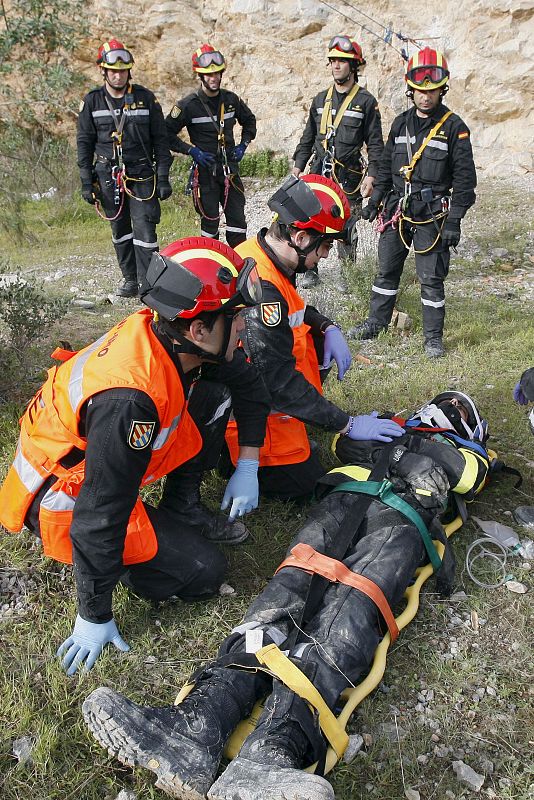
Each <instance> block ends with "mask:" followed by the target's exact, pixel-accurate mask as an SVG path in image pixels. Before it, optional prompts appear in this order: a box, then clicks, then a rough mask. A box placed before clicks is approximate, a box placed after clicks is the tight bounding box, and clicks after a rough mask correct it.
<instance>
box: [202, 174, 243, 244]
mask: <svg viewBox="0 0 534 800" xmlns="http://www.w3.org/2000/svg"><path fill="white" fill-rule="evenodd" d="M229 180H230V183H229V185H228V195H227V197H226V198H225V195H226V188H225V180H224V175H223V173H222V170H221V169H220V168H219V169H217V171H216V174H215V175H214V174H213V172H212V171H211V170H209V169H207V168H204V167H199V187H198V191H199V202H198V203H197V204H196V205H195V210H196V211H197V213H198V214H200V235H201V236H208V237H210V238H211V239H218V238H219V220H220V215H221V211H222V213H224V216H225V219H226V241H227V243H228V244H229V245H230V247H237V245H238V244H241V242H244V241H245V239H246V238H247V222H246V219H245V190H244V188H243V183H242V181H241V178H240V177H239V175H238V174H237V171H236V172H235V173H232V175H230V176H229ZM225 202H226V205H225Z"/></svg>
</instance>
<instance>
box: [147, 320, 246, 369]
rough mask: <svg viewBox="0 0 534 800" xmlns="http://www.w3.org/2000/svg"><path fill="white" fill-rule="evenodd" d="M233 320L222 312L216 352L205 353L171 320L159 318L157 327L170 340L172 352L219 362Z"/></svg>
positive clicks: (224, 349)
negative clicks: (222, 326) (218, 344)
mask: <svg viewBox="0 0 534 800" xmlns="http://www.w3.org/2000/svg"><path fill="white" fill-rule="evenodd" d="M233 321H234V318H233V316H230V315H228V314H223V322H224V332H223V341H222V345H221V349H220V350H219V352H218V353H207V352H206V350H203V349H202V348H201V347H199V346H198V345H196V344H195V343H194V342H192V341H191V339H188V338H187V337H186V336H184V335H183V333H181V332H180V331H178V330H177V329H176V328H175V327H174V325H173V323H172V322H169V321H168V320H166V319H161V318H160V319H159V320H158V328H159V330H160V331H161V333H163V334H164V335H165V336H166V337H167V338H168V339H169V340H170V343H171V345H172V351H173V353H185V354H187V355H191V356H197V357H198V358H201V359H202V360H203V361H211V362H213V363H216V364H220V363H222V362H224V361H225V357H226V351H227V350H228V345H229V344H230V335H231V333H232V323H233Z"/></svg>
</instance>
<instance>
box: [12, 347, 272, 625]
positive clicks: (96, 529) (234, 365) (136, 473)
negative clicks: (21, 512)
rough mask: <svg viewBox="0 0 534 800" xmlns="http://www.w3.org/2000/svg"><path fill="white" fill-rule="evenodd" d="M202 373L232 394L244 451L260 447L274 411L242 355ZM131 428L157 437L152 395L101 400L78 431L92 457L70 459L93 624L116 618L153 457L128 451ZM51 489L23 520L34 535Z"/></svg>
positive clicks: (81, 586) (78, 551) (113, 393)
mask: <svg viewBox="0 0 534 800" xmlns="http://www.w3.org/2000/svg"><path fill="white" fill-rule="evenodd" d="M160 340H161V341H162V343H163V344H164V345H165V348H166V350H167V352H168V354H169V357H170V358H172V360H173V361H174V363H175V364H176V368H177V370H178V372H179V374H180V377H181V380H182V383H183V384H184V392H185V394H186V396H187V394H188V391H189V388H190V385H191V382H192V378H191V373H187V374H186V375H184V374H183V372H182V370H181V367H180V364H179V361H178V359H177V358H176V357H173V354H172V350H171V349H170V348H169V347H168V346H167V342H168V340H166V339H164V338H163V337H160ZM204 372H207V375H206V377H207V379H208V380H210V381H218V382H220V383H224V384H225V385H226V386H228V388H229V389H230V393H231V396H232V409H233V412H234V416H235V418H236V420H237V424H238V434H239V444H240V445H249V446H252V447H259V446H261V445H262V444H263V440H264V437H265V425H266V419H267V415H268V413H269V411H270V403H269V396H268V394H267V393H266V392H265V387H264V386H263V383H262V382H261V380H260V378H259V376H258V374H257V372H256V370H255V369H254V368H253V367H252V366H251V365H250V364H249V363H248V362H247V360H246V358H245V354H244V353H243V351H242V350H238V351H236V353H235V355H234V359H233V360H232V362H230V363H224V364H221V365H211V364H210V365H207V369H206V370H205V368H204V366H203V367H202V371H201V375H202V376H203V377H204V374H203V373H204ZM133 420H143V421H144V422H148V423H150V422H153V423H154V425H155V427H154V433H153V437H154V438H155V437H156V436H157V434H158V432H159V424H160V423H159V418H158V413H157V410H156V407H155V405H154V403H153V402H152V400H151V398H150V397H149V396H148V395H147V394H145V393H144V392H142V391H140V390H138V389H128V388H117V389H107V390H105V391H103V392H100V393H99V394H97V395H95V396H94V397H92V398H91V399H90V400H89V402H88V403H87V404H86V405H85V406H84V408H83V409H82V419H81V430H82V433H83V436H84V438H85V439H86V441H87V449H86V450H85V452H82V451H81V450H77V449H76V448H75V449H74V450H73V451H72V452H71V453H70V454H69V456H68V457H67V458H68V463H69V465H74V464H76V463H79V462H80V461H82V460H83V459H84V458H85V479H84V482H83V484H82V486H81V489H80V493H79V495H78V497H77V498H76V504H75V507H74V513H73V519H72V525H71V528H70V537H71V540H72V548H73V562H74V574H75V579H76V587H77V594H78V610H79V613H80V614H81V616H82V617H83V618H84V619H86V620H88V621H90V622H107V621H108V620H110V619H111V618H112V615H113V612H112V594H113V589H114V588H115V586H116V585H117V583H118V581H119V579H120V576H121V574H122V572H124V569H125V568H124V565H123V560H122V554H123V550H124V540H125V536H126V528H127V525H128V520H129V519H130V515H131V513H132V510H133V507H134V505H135V502H136V500H137V497H138V495H139V487H140V486H141V482H142V479H143V477H144V475H145V473H146V469H147V467H148V463H149V461H150V457H151V450H150V447H146V448H144V449H142V450H138V449H134V448H132V447H130V446H129V445H128V438H129V431H130V430H131V425H132V421H133ZM201 432H202V431H201ZM54 481H55V478H52V479H51V482H54ZM49 485H50V484H49V483H48V482H47V484H45V486H44V487H43V488H42V490H41V492H40V493H39V495H38V496H37V497H36V499H35V500H34V502H33V504H32V506H31V508H30V511H29V514H28V517H27V519H26V524H27V525H28V527H29V528H30V530H35V532H36V533H38V521H37V519H38V518H37V515H38V509H39V502H40V499H41V497H42V496H43V494H44V492H45V491H46V490H47V488H48V486H49Z"/></svg>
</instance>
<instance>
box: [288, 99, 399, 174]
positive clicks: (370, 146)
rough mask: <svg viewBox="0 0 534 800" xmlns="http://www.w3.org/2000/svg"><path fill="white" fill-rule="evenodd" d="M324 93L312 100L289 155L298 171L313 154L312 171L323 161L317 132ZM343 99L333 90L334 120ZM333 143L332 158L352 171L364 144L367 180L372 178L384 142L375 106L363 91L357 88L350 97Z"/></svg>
mask: <svg viewBox="0 0 534 800" xmlns="http://www.w3.org/2000/svg"><path fill="white" fill-rule="evenodd" d="M327 91H328V90H327V89H324V90H323V91H322V92H319V94H318V95H317V96H316V97H315V98H314V100H313V102H312V105H311V108H310V113H309V116H308V121H307V123H306V127H305V128H304V133H303V134H302V136H301V139H300V142H299V143H298V145H297V149H296V150H295V153H294V155H293V158H294V160H295V166H296V167H298V169H300V170H303V169H304V167H305V166H306V164H307V163H308V161H309V159H310V157H311V155H312V153H313V154H314V156H315V160H314V162H313V165H312V172H320V162H322V159H323V158H324V155H325V150H324V147H323V144H322V141H323V139H324V135H322V134H320V133H319V130H320V125H321V116H322V113H323V108H324V103H325V98H326V94H327ZM345 97H346V95H343V94H341V93H339V92H337V91H335V90H334V92H333V96H332V111H333V116H334V118H335V115H336V112H337V109H338V108H339V105H340V104H341V103H342V102H343V100H344V98H345ZM334 141H335V154H336V159H337V160H338V161H340V162H341V163H342V164H344V165H345V166H347V167H353V168H359V164H360V151H361V149H362V147H363V145H364V144H365V145H367V158H368V161H369V165H368V173H369V175H370V176H371V177H375V176H376V174H377V170H378V162H379V159H380V157H381V155H382V150H383V149H384V140H383V138H382V121H381V118H380V111H379V110H378V104H377V101H376V100H375V98H374V97H373V95H372V94H371V93H370V92H368V91H367V89H363V88H362V87H360V89H359V90H358V92H357V93H356V95H355V97H353V99H352V101H351V102H350V104H349V107H348V108H347V110H346V111H345V113H344V115H343V117H342V119H341V122H340V124H339V126H338V128H337V131H336V134H335V140H334Z"/></svg>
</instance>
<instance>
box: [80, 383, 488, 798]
mask: <svg viewBox="0 0 534 800" xmlns="http://www.w3.org/2000/svg"><path fill="white" fill-rule="evenodd" d="M403 427H404V429H405V434H404V435H403V437H402V438H401V439H398V440H396V441H395V442H393V443H386V444H384V443H380V442H364V441H352V440H350V439H348V438H347V437H342V436H341V437H339V438H338V440H337V443H336V452H337V455H338V457H339V458H340V460H341V461H342V462H343V464H345V465H350V466H342V467H338V468H336V469H334V470H332V471H330V472H329V473H327V475H325V476H324V477H323V478H322V479H321V480H320V481H319V483H318V485H317V497H318V498H319V499H320V502H319V503H318V504H317V505H316V506H314V507H312V509H311V512H310V515H309V517H308V519H307V520H306V522H305V523H304V524H303V525H302V527H301V529H300V531H299V532H298V533H297V535H296V537H295V539H294V541H293V542H292V544H291V547H290V550H289V553H288V557H287V558H286V560H285V561H284V562H283V563H282V565H281V567H280V568H279V569H278V571H277V573H276V574H275V576H274V577H273V578H272V579H271V580H270V581H269V583H268V584H267V586H266V587H265V589H264V590H263V592H262V593H261V594H260V595H259V596H258V597H257V598H256V599H255V600H254V601H253V602H252V604H251V606H250V607H249V609H248V611H247V613H246V615H245V619H244V621H243V623H242V624H240V625H239V626H238V627H237V628H235V629H234V630H233V631H232V632H231V633H230V635H229V636H228V637H227V638H226V639H225V640H224V641H223V643H222V645H221V647H220V649H219V655H218V657H217V658H215V659H214V660H213V661H212V662H210V663H207V664H205V665H204V666H202V667H201V668H200V669H199V670H198V671H197V672H196V673H195V675H194V676H193V677H192V679H191V683H192V684H193V688H192V690H191V691H190V693H189V694H187V695H186V696H185V699H183V700H182V701H181V702H180V703H179V704H178V705H171V706H165V707H162V708H155V707H150V706H142V705H137V704H135V703H133V702H131V701H130V700H128V699H127V698H126V697H124V696H122V695H121V694H119V693H118V692H115V691H114V690H112V689H110V688H107V687H102V688H99V689H96V690H95V691H94V692H92V694H91V695H89V697H88V698H87V699H86V701H85V702H84V704H83V714H84V718H85V721H86V723H87V724H88V726H89V728H90V730H91V732H92V733H93V735H94V736H95V737H96V739H97V740H98V741H99V742H100V743H101V744H102V745H103V746H104V747H106V748H107V749H108V751H109V752H110V753H112V754H113V755H115V756H116V757H117V758H118V759H119V760H120V761H121V762H122V763H124V764H129V765H139V766H142V767H145V768H147V769H150V770H152V771H153V772H154V773H155V774H156V775H157V782H156V785H157V786H158V787H159V788H161V789H163V790H164V791H165V792H167V793H168V794H169V795H170V796H171V797H179V798H186V800H187V799H189V800H193V798H194V799H195V800H198V798H201V797H206V796H207V797H208V798H210V800H267V798H269V800H332V798H334V792H333V789H332V786H331V785H330V783H329V782H328V781H327V780H326V779H325V778H324V777H322V776H321V775H320V774H312V773H307V772H303V770H304V769H306V767H308V766H309V765H311V764H314V763H315V762H318V763H319V771H320V770H321V765H322V764H324V758H325V753H326V749H327V741H326V739H325V736H324V735H323V732H322V730H321V727H320V726H319V723H318V720H319V715H318V714H317V712H316V711H312V709H311V706H310V703H309V702H308V701H307V700H305V699H303V697H302V696H299V694H296V693H295V692H293V691H291V689H289V688H288V687H287V686H286V685H285V684H284V683H282V681H281V680H279V679H278V678H276V677H274V678H273V672H275V668H274V667H273V666H272V662H271V661H269V660H268V658H267V655H265V656H264V655H263V653H264V651H267V652H268V653H269V652H270V653H271V654H272V652H273V650H274V651H275V652H276V653H277V654H278V655H279V656H280V657H281V658H283V656H282V655H281V653H280V652H279V651H278V650H276V648H274V647H273V645H277V646H278V647H279V648H280V650H283V651H289V658H290V660H291V662H292V666H293V667H294V668H298V670H300V671H301V672H302V673H304V676H306V678H307V679H308V681H309V682H311V684H313V687H315V690H317V692H319V694H320V696H321V698H322V701H324V703H325V704H326V706H328V709H331V710H333V711H335V710H336V708H337V706H338V704H339V701H340V695H341V693H342V692H343V691H344V690H345V689H347V688H348V687H350V686H353V685H356V684H358V682H359V681H361V679H362V678H363V677H364V676H365V675H366V674H367V672H368V670H369V667H370V665H371V663H372V660H373V656H374V653H375V650H376V648H377V645H378V643H379V642H380V640H381V639H382V637H383V636H384V634H385V633H386V632H387V631H388V629H389V631H390V633H391V636H392V639H393V640H394V638H395V636H396V635H397V633H398V629H397V631H396V630H395V628H396V623H395V619H394V618H393V614H392V612H391V609H392V608H394V607H395V606H396V605H397V604H398V603H399V602H400V600H401V599H402V597H403V595H404V592H405V590H406V588H407V587H408V585H409V584H410V583H411V581H412V578H413V576H414V572H415V570H416V569H417V568H418V567H419V566H421V565H424V564H425V563H428V561H429V560H430V561H431V563H432V564H433V565H434V569H435V572H436V577H437V588H438V590H439V591H440V592H441V593H442V594H443V595H447V594H449V593H450V591H451V589H452V582H453V575H454V557H453V554H452V550H451V548H450V546H446V547H445V551H444V555H443V559H442V560H441V561H440V559H439V556H438V554H437V551H436V549H435V547H434V545H433V544H432V542H431V540H432V539H441V540H442V541H444V540H445V535H444V532H443V528H442V525H441V522H440V516H442V515H443V512H444V511H445V509H446V508H447V506H448V504H449V503H451V504H452V508H451V510H452V511H453V512H454V501H453V498H458V500H459V503H460V504H462V503H463V501H464V500H467V501H470V500H472V499H473V497H474V496H475V494H476V493H477V492H479V491H480V489H481V488H482V487H483V485H484V482H485V479H486V475H487V473H488V469H489V457H488V454H487V451H486V448H485V442H486V440H487V435H488V434H487V423H486V422H485V421H484V420H483V419H482V418H481V416H480V413H479V411H478V409H477V407H476V405H475V403H474V402H473V400H472V399H471V398H470V397H469V396H468V395H466V394H464V393H462V392H457V391H454V392H444V393H442V394H439V395H438V396H437V397H435V398H434V399H433V400H432V401H431V402H429V403H427V404H425V405H424V406H423V407H422V408H421V409H419V411H418V412H416V413H415V414H414V415H413V416H412V417H411V418H410V420H408V421H404V422H403ZM384 479H387V481H388V482H389V483H386V484H385V487H386V488H385V489H384V484H383V483H382V482H383V480H384ZM376 482H378V483H381V484H382V486H383V490H382V491H381V493H380V496H378V495H376V494H374V493H373V492H372V491H371V493H370V494H369V493H362V488H361V487H362V486H363V487H364V489H363V491H364V492H365V488H368V489H371V490H372V488H373V484H375V485H376ZM334 559H336V560H337V564H334ZM325 564H326V566H327V569H330V572H332V569H333V570H334V571H335V573H336V577H337V582H335V583H331V582H328V581H326V582H325V581H324V580H323V578H322V577H319V576H320V575H321V572H323V573H325V572H326V571H327V569H325ZM310 570H313V571H315V572H316V573H318V574H315V575H312V574H310ZM318 581H319V583H318ZM325 583H326V585H325ZM310 585H312V590H311V591H310V592H309V593H308V590H309V588H310ZM317 586H319V592H318V593H317V589H316V588H314V587H317ZM251 632H252V633H251ZM252 639H255V640H256V641H255V647H252V646H251V641H252ZM267 645H271V647H270V648H267V647H266V646H267ZM258 647H259V648H261V649H260V650H257V648H258ZM264 658H265V660H263V659H264ZM262 664H267V665H268V666H269V669H270V672H269V674H266V673H265V672H264V671H262ZM246 668H248V669H246ZM251 670H254V671H251ZM301 677H302V676H301ZM304 682H305V683H306V681H304ZM308 685H309V684H308ZM260 698H266V700H265V706H264V709H263V712H262V713H261V716H260V719H259V721H258V724H257V727H256V728H255V730H254V731H253V732H252V733H250V734H249V735H248V737H247V738H246V739H245V742H244V744H243V746H242V747H241V750H240V752H239V754H238V755H237V757H236V758H234V759H233V761H231V762H230V764H229V766H228V767H227V768H226V769H225V770H224V772H222V774H221V775H220V777H219V778H218V779H217V772H218V770H219V765H220V762H221V758H222V755H223V751H224V748H225V744H226V742H227V740H228V738H229V737H230V735H231V733H232V731H233V730H234V728H235V727H236V726H237V724H238V723H239V722H240V721H241V720H243V719H245V718H246V717H248V715H249V714H250V712H251V710H252V708H253V706H254V704H255V703H256V701H257V700H258V699H260ZM318 707H319V706H318ZM328 709H326V711H327V713H328ZM322 717H323V714H321V718H322Z"/></svg>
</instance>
